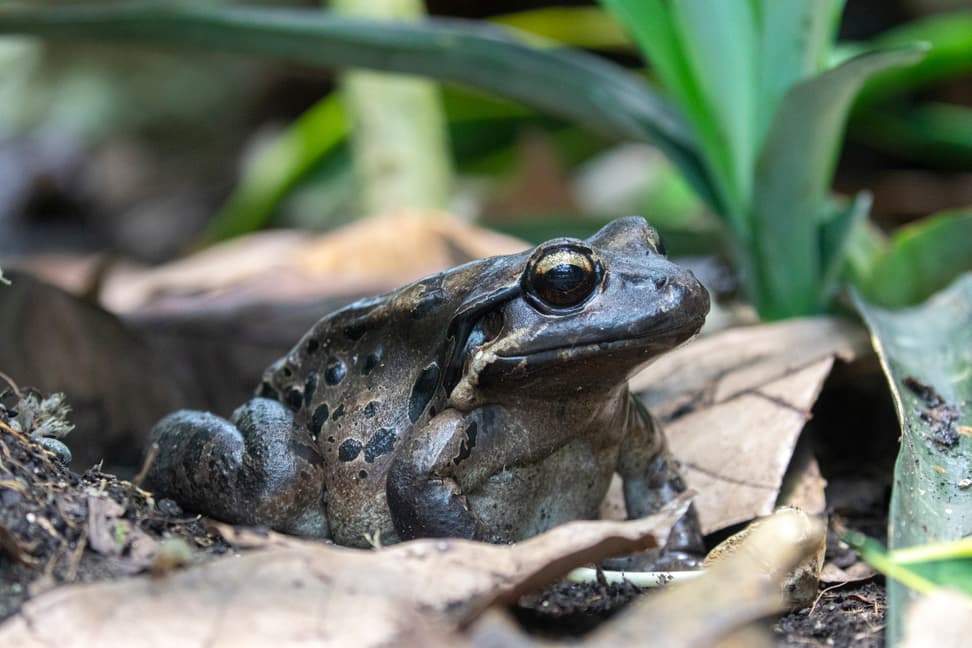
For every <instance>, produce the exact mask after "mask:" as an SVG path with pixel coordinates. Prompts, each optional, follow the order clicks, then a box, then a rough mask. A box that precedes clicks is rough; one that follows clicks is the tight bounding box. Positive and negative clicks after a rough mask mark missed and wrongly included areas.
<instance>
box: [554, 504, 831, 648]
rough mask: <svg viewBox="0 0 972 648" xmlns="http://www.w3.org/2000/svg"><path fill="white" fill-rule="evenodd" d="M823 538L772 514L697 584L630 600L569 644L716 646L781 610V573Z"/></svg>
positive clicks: (797, 518)
mask: <svg viewBox="0 0 972 648" xmlns="http://www.w3.org/2000/svg"><path fill="white" fill-rule="evenodd" d="M823 539H824V527H823V525H822V524H821V523H820V522H819V521H818V520H816V519H814V518H812V517H810V516H808V515H806V514H805V513H802V512H800V511H794V510H785V511H781V512H779V513H776V514H774V515H773V516H771V517H769V518H767V519H765V520H762V521H761V523H760V524H759V525H758V526H757V527H755V528H754V529H753V530H752V532H751V533H750V534H749V535H748V537H746V539H745V540H743V541H742V543H741V544H740V546H739V547H738V548H737V550H736V551H735V552H733V553H732V554H731V555H728V556H727V557H726V558H725V559H724V560H721V561H719V562H717V563H715V564H713V565H712V567H711V568H710V569H708V570H707V571H706V573H705V574H703V575H702V576H700V577H699V578H694V579H692V580H689V581H685V582H682V583H679V584H678V585H676V586H672V587H669V588H667V589H665V590H664V591H662V592H659V593H658V594H656V595H654V596H650V597H645V598H642V599H640V600H637V601H634V602H633V603H632V604H631V605H629V606H628V607H626V608H625V609H624V610H622V611H621V612H620V613H618V615H617V616H615V617H614V618H613V619H612V620H611V621H608V622H606V623H604V624H602V625H601V626H599V627H598V628H597V629H596V630H594V631H593V632H591V633H590V634H588V635H586V636H585V638H584V640H583V641H581V642H579V643H578V644H573V645H581V646H598V647H602V646H607V647H613V646H635V645H644V644H645V642H646V641H647V640H648V639H649V638H650V641H651V644H652V645H657V646H682V647H686V648H692V647H700V648H701V647H703V646H705V647H708V646H713V645H716V642H718V641H720V640H722V639H724V638H726V637H729V636H732V635H733V634H734V633H735V632H736V631H738V630H740V629H741V628H744V627H746V626H748V625H749V624H751V623H752V622H753V621H757V620H759V619H762V618H763V617H766V616H769V615H771V614H775V613H778V612H781V611H783V610H785V609H786V608H787V606H788V605H789V601H788V597H787V596H786V595H785V594H784V591H783V585H784V583H785V581H786V579H787V576H788V574H790V573H791V572H792V571H793V570H794V569H795V568H796V566H797V565H799V564H800V563H802V562H804V561H805V560H807V559H808V558H811V557H813V556H815V555H816V554H817V552H818V551H819V547H820V545H821V544H822V543H823ZM750 636H751V635H750ZM756 645H758V644H756Z"/></svg>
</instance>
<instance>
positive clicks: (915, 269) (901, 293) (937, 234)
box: [860, 210, 972, 308]
mask: <svg viewBox="0 0 972 648" xmlns="http://www.w3.org/2000/svg"><path fill="white" fill-rule="evenodd" d="M970 245H972V210H964V211H955V212H946V213H943V214H938V215H936V216H933V217H929V218H926V219H923V220H921V221H918V222H915V223H912V224H910V225H907V226H905V227H902V228H901V229H899V230H898V231H897V232H896V233H895V235H894V237H893V238H892V240H891V244H890V245H889V246H888V248H887V250H885V252H884V253H883V254H882V255H881V256H879V257H878V258H877V260H876V261H875V262H874V265H873V266H872V267H871V271H870V273H869V275H868V277H867V280H866V282H865V283H864V284H863V285H861V286H860V288H861V291H862V292H863V293H864V294H865V295H866V296H867V298H868V299H869V300H871V301H872V302H874V303H876V304H880V305H881V306H884V307H886V308H899V307H901V306H910V305H912V304H916V303H918V302H920V301H922V300H923V299H927V298H928V297H929V296H931V295H932V293H934V292H936V291H938V290H941V289H942V288H944V287H945V286H947V285H948V284H949V283H950V282H951V281H952V280H954V279H955V277H957V276H958V275H959V274H961V273H963V272H970V271H972V250H970Z"/></svg>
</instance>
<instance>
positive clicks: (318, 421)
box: [311, 403, 334, 439]
mask: <svg viewBox="0 0 972 648" xmlns="http://www.w3.org/2000/svg"><path fill="white" fill-rule="evenodd" d="M329 413H330V412H329V411H328V408H327V403H321V404H320V405H318V406H317V409H315V410H314V415H313V416H312V417H311V429H312V430H313V431H314V432H315V433H320V431H321V428H322V427H324V421H326V420H327V416H328V414H329ZM330 438H331V439H333V438H334V437H330Z"/></svg>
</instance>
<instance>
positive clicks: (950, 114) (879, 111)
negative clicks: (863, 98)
mask: <svg viewBox="0 0 972 648" xmlns="http://www.w3.org/2000/svg"><path fill="white" fill-rule="evenodd" d="M850 132H851V136H852V137H854V138H855V139H858V140H864V141H865V142H867V144H868V145H870V146H873V147H875V148H878V149H881V150H883V151H888V152H890V153H892V154H894V155H896V156H900V157H908V158H910V159H912V160H918V161H922V162H926V163H928V164H930V165H933V166H935V167H942V166H945V165H954V166H956V167H958V168H960V169H963V170H964V169H969V168H972V109H970V108H967V107H965V106H956V105H951V104H941V103H926V104H922V105H918V106H914V107H898V106H893V107H892V106H887V105H881V106H877V107H875V108H873V109H869V110H864V111H855V113H854V116H853V119H852V120H851V124H850Z"/></svg>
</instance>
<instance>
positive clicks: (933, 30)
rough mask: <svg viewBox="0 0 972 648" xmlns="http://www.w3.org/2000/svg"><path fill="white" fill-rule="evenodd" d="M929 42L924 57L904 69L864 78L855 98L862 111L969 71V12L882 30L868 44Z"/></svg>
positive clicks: (971, 59)
mask: <svg viewBox="0 0 972 648" xmlns="http://www.w3.org/2000/svg"><path fill="white" fill-rule="evenodd" d="M915 42H925V43H928V44H929V45H930V49H929V51H928V54H927V56H925V58H924V59H923V60H922V61H921V62H919V63H918V64H916V65H913V66H911V67H908V68H898V69H894V70H887V71H885V72H883V73H882V74H879V75H876V76H875V77H874V78H873V79H871V80H870V81H868V83H867V85H866V86H865V87H864V88H863V89H862V90H861V93H860V97H859V98H858V100H857V109H859V110H862V109H864V108H866V107H868V106H871V105H873V104H874V103H875V102H878V101H881V100H882V99H885V98H887V97H890V96H892V95H895V94H900V93H902V92H906V91H909V90H914V89H915V88H918V87H920V86H923V85H925V84H928V83H931V82H933V81H937V80H939V79H945V78H950V77H955V76H959V75H962V74H968V73H969V72H972V11H961V12H954V13H945V14H938V15H934V16H929V17H927V18H922V19H920V20H916V21H915V22H912V23H908V24H906V25H902V26H900V27H897V28H895V29H893V30H891V31H888V32H885V33H884V34H882V35H881V36H879V37H878V38H876V39H874V41H873V42H872V43H871V45H872V47H878V48H882V49H883V48H887V47H899V46H902V45H906V44H909V43H915Z"/></svg>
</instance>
